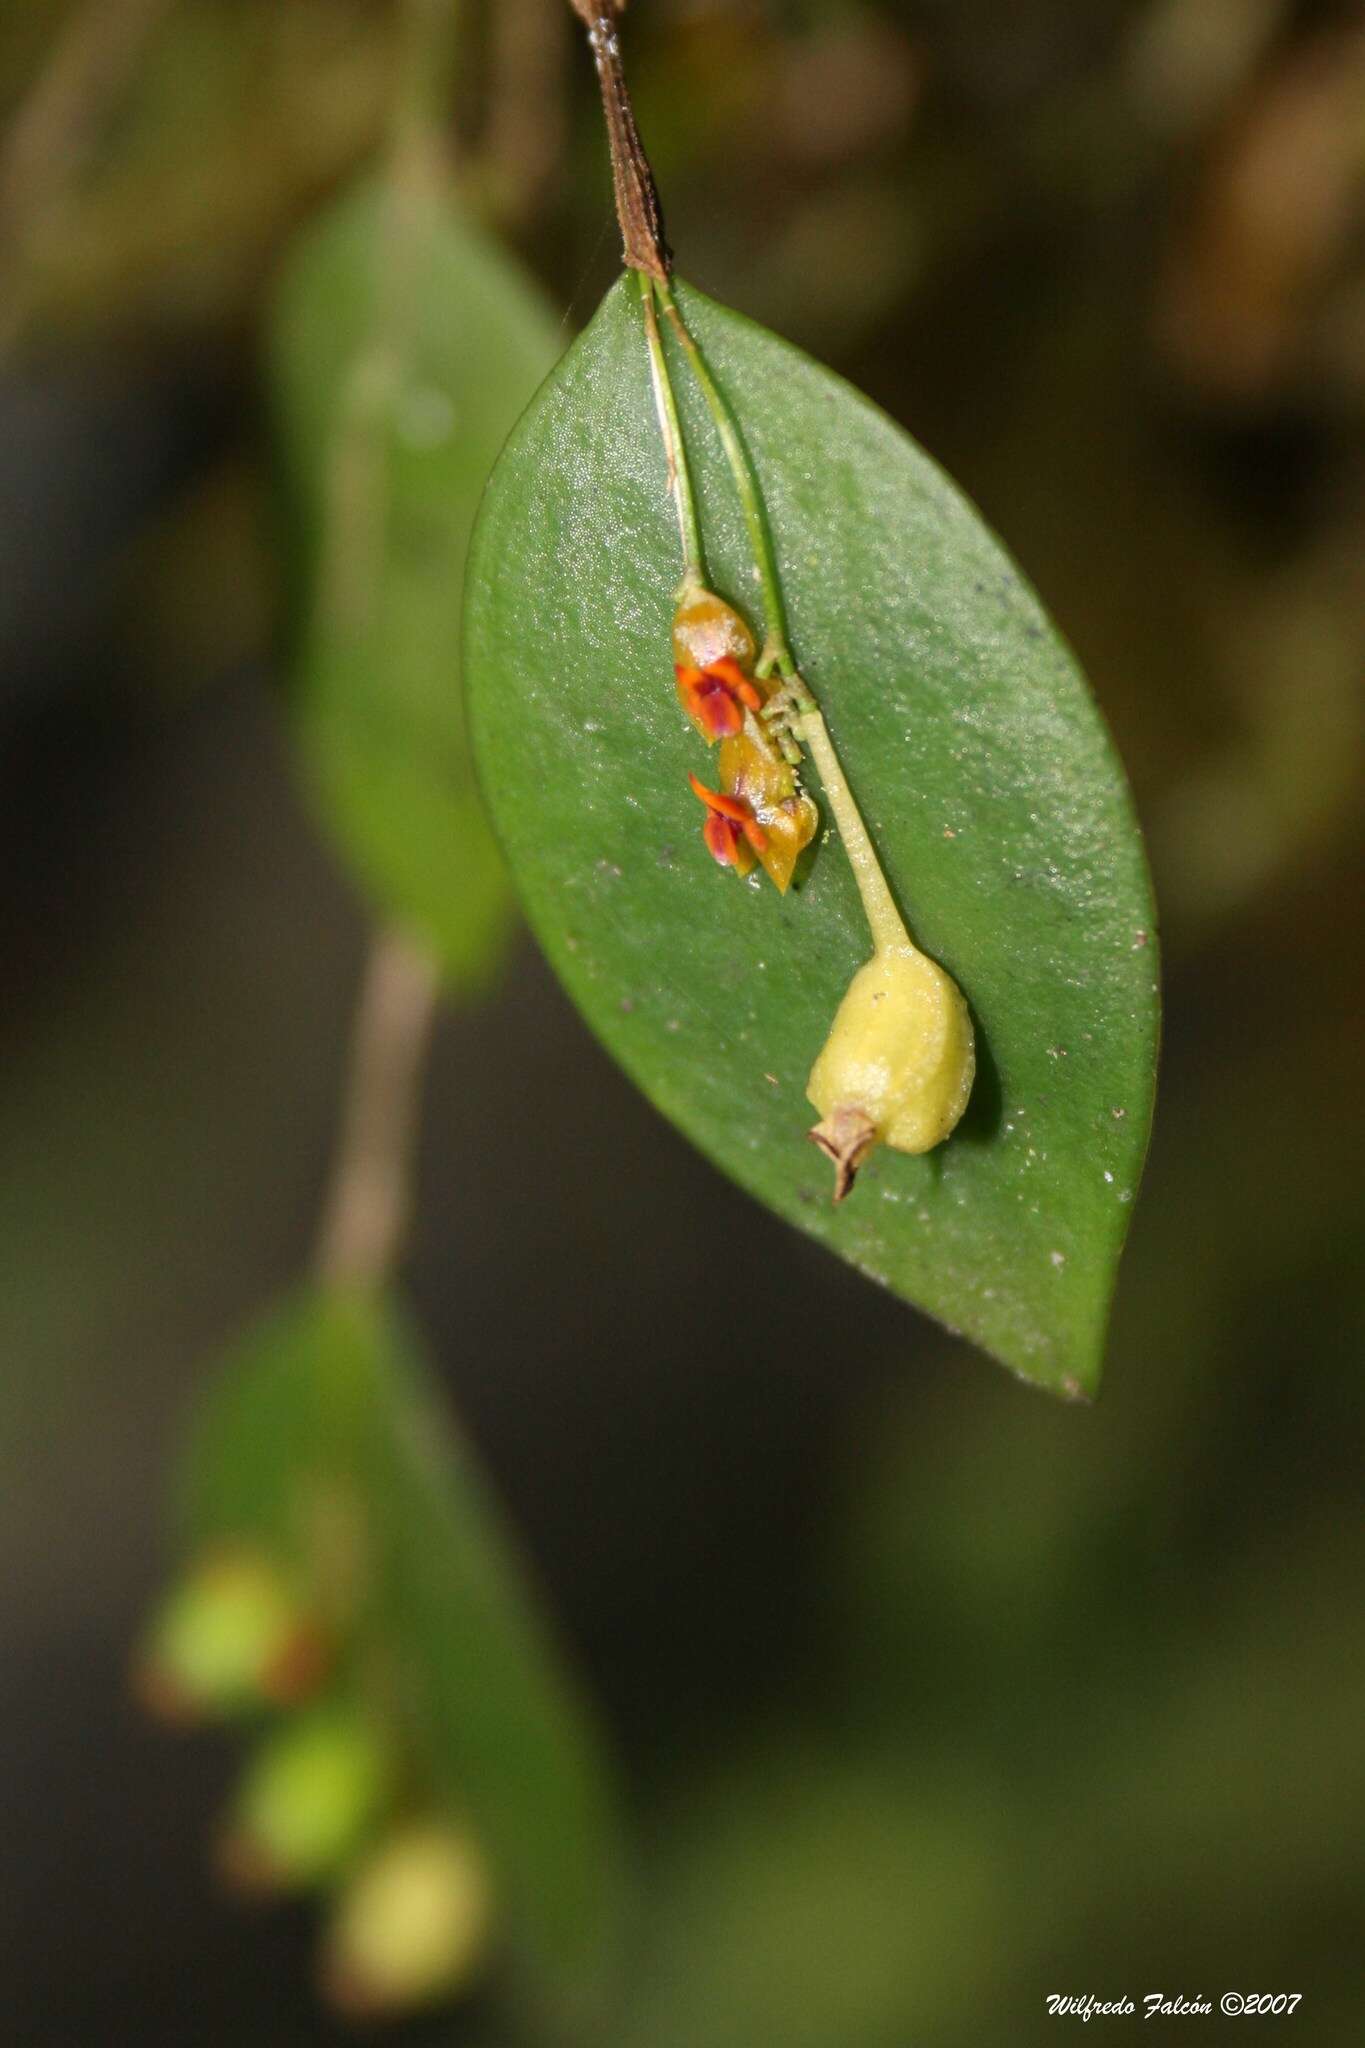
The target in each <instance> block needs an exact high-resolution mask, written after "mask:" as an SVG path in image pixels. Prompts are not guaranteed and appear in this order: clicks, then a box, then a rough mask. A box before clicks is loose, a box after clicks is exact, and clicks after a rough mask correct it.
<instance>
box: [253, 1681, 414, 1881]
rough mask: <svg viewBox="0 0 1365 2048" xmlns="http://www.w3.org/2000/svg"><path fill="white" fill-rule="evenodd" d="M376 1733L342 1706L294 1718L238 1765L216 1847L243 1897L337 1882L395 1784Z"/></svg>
mask: <svg viewBox="0 0 1365 2048" xmlns="http://www.w3.org/2000/svg"><path fill="white" fill-rule="evenodd" d="M394 1775H395V1770H394V1758H393V1753H392V1751H391V1749H390V1747H389V1745H388V1743H387V1742H386V1741H385V1740H384V1737H383V1735H382V1734H381V1732H380V1731H379V1730H378V1729H377V1728H376V1727H375V1726H374V1724H373V1723H372V1722H371V1721H370V1720H368V1719H367V1718H366V1717H365V1716H364V1715H363V1714H361V1713H360V1711H359V1710H358V1709H357V1708H355V1707H353V1706H350V1705H345V1706H342V1705H330V1706H327V1707H319V1708H315V1709H313V1710H312V1711H310V1712H308V1713H306V1714H301V1715H299V1716H297V1717H295V1718H293V1719H291V1720H290V1721H288V1722H286V1723H285V1724H284V1725H283V1726H282V1727H280V1728H279V1729H277V1730H276V1731H275V1732H274V1733H273V1734H271V1735H269V1736H267V1737H266V1738H265V1740H264V1741H263V1742H262V1743H261V1745H260V1747H259V1748H258V1749H257V1751H256V1753H255V1755H254V1756H253V1757H252V1759H251V1761H250V1763H249V1764H248V1766H247V1770H246V1774H245V1776H244V1777H243V1779H242V1782H241V1784H240V1786H239V1787H238V1792H237V1798H236V1801H235V1803H234V1805H233V1808H232V1811H231V1814H230V1815H229V1818H228V1823H227V1827H226V1829H225V1830H224V1833H223V1835H222V1837H221V1840H220V1843H219V1865H220V1868H221V1870H222V1872H223V1875H224V1877H226V1878H227V1880H228V1882H229V1883H231V1884H233V1885H234V1886H236V1887H237V1888H238V1889H239V1890H242V1891H253V1892H256V1891H262V1892H263V1891H294V1890H302V1889H304V1888H305V1887H307V1886H309V1885H315V1884H321V1883H323V1882H325V1881H326V1880H327V1879H328V1878H331V1877H335V1876H337V1875H338V1874H339V1873H340V1872H341V1871H342V1870H343V1869H344V1868H345V1866H346V1864H347V1863H348V1862H350V1860H351V1858H352V1857H353V1856H354V1855H355V1854H356V1852H357V1850H358V1849H359V1848H360V1847H361V1845H362V1843H363V1842H364V1840H365V1837H366V1835H367V1834H368V1833H369V1832H370V1829H371V1828H372V1827H373V1826H374V1825H375V1824H376V1822H377V1821H378V1820H379V1818H380V1816H381V1815H382V1813H383V1810H384V1806H385V1804H386V1802H387V1800H388V1798H389V1795H390V1793H391V1791H392V1787H393V1780H394Z"/></svg>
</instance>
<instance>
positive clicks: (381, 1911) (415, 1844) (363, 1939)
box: [322, 1821, 493, 2019]
mask: <svg viewBox="0 0 1365 2048" xmlns="http://www.w3.org/2000/svg"><path fill="white" fill-rule="evenodd" d="M492 1929H493V1900H492V1892H491V1888H490V1885H489V1879H488V1872H487V1867H486V1865H485V1863H484V1860H483V1857H482V1855H481V1854H480V1852H479V1849H478V1847H477V1845H476V1844H475V1843H474V1842H473V1840H472V1839H471V1838H470V1837H469V1836H468V1835H466V1834H464V1833H461V1832H459V1831H457V1830H456V1829H454V1828H451V1827H448V1826H446V1825H444V1824H442V1823H440V1822H438V1821H427V1822H421V1823H415V1824H413V1825H412V1826H409V1827H405V1828H403V1829H402V1830H401V1831H400V1832H398V1833H397V1834H394V1835H393V1836H391V1837H390V1839H389V1840H388V1841H387V1842H386V1843H385V1844H384V1845H383V1847H382V1848H380V1849H379V1850H377V1851H376V1853H375V1854H374V1855H373V1856H372V1857H371V1858H370V1859H369V1860H368V1861H367V1862H366V1863H365V1864H363V1865H362V1866H361V1868H360V1869H359V1870H358V1871H356V1873H355V1875H354V1876H353V1877H352V1878H351V1880H350V1881H349V1883H348V1884H347V1886H346V1889H345V1890H344V1892H343V1893H342V1895H341V1897H340V1898H339V1899H338V1901H337V1904H336V1909H335V1911H334V1913H333V1916H332V1922H331V1925H330V1927H329V1928H328V1930H327V1935H326V1940H325V1943H324V1947H323V1953H322V1987H323V1991H324V1994H325V1995H326V1997H327V1998H328V2000H329V2001H330V2002H331V2004H332V2005H334V2006H335V2007H336V2008H337V2010H338V2011H340V2012H343V2013H345V2014H346V2015H347V2016H348V2017H349V2018H351V2019H379V2018H384V2017H388V2016H391V2015H394V2016H396V2015H401V2014H403V2013H407V2012H412V2011H415V2010H417V2009H419V2008H421V2007H424V2006H430V2005H436V2004H439V2003H441V2002H443V2001H444V2000H447V1999H450V1998H454V1997H455V1996H457V1995H458V1994H459V1993H461V1992H463V1991H465V1990H467V1989H468V1988H469V1987H470V1986H471V1984H472V1982H473V1980H474V1978H475V1977H476V1976H477V1974H478V1971H479V1969H480V1967H481V1965H482V1964H483V1962H484V1960H485V1958H486V1956H487V1954H488V1947H489V1941H490V1937H491V1934H492Z"/></svg>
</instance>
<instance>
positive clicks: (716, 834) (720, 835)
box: [687, 774, 768, 875]
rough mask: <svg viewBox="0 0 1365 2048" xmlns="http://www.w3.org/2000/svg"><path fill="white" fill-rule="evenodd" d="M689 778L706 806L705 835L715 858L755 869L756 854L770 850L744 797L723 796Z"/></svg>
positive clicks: (744, 871)
mask: <svg viewBox="0 0 1365 2048" xmlns="http://www.w3.org/2000/svg"><path fill="white" fill-rule="evenodd" d="M687 779H688V781H689V782H690V783H691V785H692V789H693V793H694V794H695V795H696V796H698V797H700V799H701V801H702V802H703V803H704V804H705V806H706V823H705V824H704V825H703V826H702V837H703V839H704V840H705V841H706V846H707V851H708V852H709V853H710V855H711V858H712V859H713V860H714V861H717V862H718V863H719V865H720V866H721V867H723V868H734V869H735V870H736V871H737V873H739V874H741V875H747V874H748V873H750V871H751V870H752V868H753V865H754V856H755V855H756V854H759V855H761V854H763V853H765V852H766V851H767V846H768V835H767V833H766V832H765V831H764V830H763V827H762V826H761V825H760V824H759V822H758V820H757V818H755V816H754V814H753V811H752V810H751V808H750V806H749V805H748V804H747V803H746V802H745V801H744V799H743V798H742V797H737V796H723V795H722V794H721V792H720V791H719V790H715V789H708V788H707V787H706V784H705V783H704V782H700V781H698V779H697V777H696V776H695V775H692V774H689V775H688V778H687Z"/></svg>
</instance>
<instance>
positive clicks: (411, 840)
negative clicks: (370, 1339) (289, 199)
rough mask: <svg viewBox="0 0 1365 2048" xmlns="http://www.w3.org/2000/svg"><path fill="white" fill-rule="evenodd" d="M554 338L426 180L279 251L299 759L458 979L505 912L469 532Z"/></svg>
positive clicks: (344, 211) (356, 201) (508, 273)
mask: <svg viewBox="0 0 1365 2048" xmlns="http://www.w3.org/2000/svg"><path fill="white" fill-rule="evenodd" d="M559 346H560V343H559V339H558V337H557V335H556V332H555V328H554V325H553V322H552V321H551V320H550V317H549V315H548V314H547V312H546V310H545V308H544V307H543V305H542V304H541V302H540V300H539V299H538V298H537V297H536V295H535V294H534V292H533V290H532V289H531V287H530V286H529V285H528V284H527V282H526V281H525V280H524V279H523V277H522V276H521V274H520V272H519V271H518V270H517V269H516V267H515V265H514V264H513V263H512V262H511V261H510V259H508V258H507V257H506V256H504V255H503V254H502V252H501V251H500V250H498V249H497V248H496V247H495V246H494V245H493V244H492V243H491V242H489V241H488V240H487V239H486V238H485V237H484V236H483V235H482V234H480V233H479V232H478V231H477V230H476V229H475V228H474V227H473V226H471V224H470V223H469V222H468V221H466V220H465V219H464V218H463V216H462V215H461V213H460V212H459V211H458V209H457V207H456V205H455V203H454V202H453V200H452V199H451V198H450V196H449V195H448V194H447V193H446V192H445V191H444V190H443V189H441V187H440V185H439V183H437V182H435V181H434V180H422V181H419V182H418V184H417V186H416V188H415V189H414V190H411V191H409V190H407V189H406V188H404V189H399V187H398V186H397V185H396V184H395V185H391V186H390V185H384V186H380V185H373V186H371V185H367V186H366V187H365V188H364V189H362V190H360V191H358V192H355V193H352V194H351V195H349V196H348V197H347V198H346V199H345V200H344V201H343V203H342V204H341V205H340V206H338V207H337V208H336V209H335V210H334V211H333V212H332V213H331V214H330V215H329V216H328V217H327V219H326V220H325V221H324V222H323V224H322V225H321V227H320V228H317V229H315V230H311V231H310V233H309V235H308V238H307V240H306V242H305V243H304V245H303V247H302V248H301V250H300V251H299V253H298V254H297V256H296V257H295V258H294V260H293V262H292V265H291V267H290V269H289V271H288V273H287V276H286V278H285V282H284V286H283V289H282V292H281V295H280V300H279V306H278V312H277V316H276V321H275V327H274V334H273V345H272V371H273V386H274V396H275V410H276V415H277V419H278V425H279V438H280V445H281V450H282V454H283V467H284V473H285V482H286V486H287V489H288V492H289V495H290V500H291V507H292V511H293V514H294V518H295V524H296V526H297V528H298V537H299V542H300V563H299V569H300V574H299V577H298V583H297V591H296V596H297V611H298V635H297V638H298V646H297V665H298V671H299V673H298V689H297V712H298V734H299V739H300V743H301V746H302V749H303V753H304V757H305V763H306V766H307V769H308V772H309V780H310V782H311V784H312V786H313V787H314V789H315V790H316V793H317V796H318V799H319V801H320V805H321V809H322V812H323V815H324V817H325V818H326V820H327V822H328V824H329V825H330V827H331V829H332V830H333V832H334V833H335V834H336V837H337V839H338V841H339V843H340V845H341V847H342V850H343V852H344V853H345V854H346V856H347V857H348V859H349V860H350V861H351V862H352V864H353V865H354V867H355V869H356V871H357V874H358V877H359V879H360V880H361V881H362V883H363V884H364V885H365V886H366V887H367V888H368V889H370V890H371V891H372V892H373V894H374V895H375V897H376V898H377V900H378V902H379V904H380V905H381V907H382V908H384V909H385V910H386V911H387V912H388V914H389V915H391V916H394V917H396V918H398V919H399V920H400V921H401V922H403V923H405V924H407V925H408V926H409V927H411V928H413V929H414V930H416V931H417V932H419V933H421V934H422V935H424V936H425V937H426V938H427V939H428V940H429V941H430V943H431V944H432V945H433V946H434V947H435V948H436V950H437V952H438V953H439V955H440V958H441V960H442V963H443V965H444V967H445V969H446V972H447V974H448V976H449V978H450V979H451V980H452V981H453V982H455V983H456V984H457V985H462V984H466V983H475V984H477V983H478V982H479V981H481V980H483V979H484V978H485V977H486V975H487V972H488V969H489V967H490V965H491V963H492V961H493V959H494V958H495V957H496V954H497V951H498V948H499V944H500V941H501V939H502V938H503V936H504V934H505V932H506V930H507V928H508V923H509V918H510V899H509V896H508V891H507V886H506V880H505V877H504V875H503V872H502V867H501V863H500V862H499V860H498V858H497V855H496V852H495V850H494V848H493V843H492V840H491V837H490V836H489V833H488V830H487V827H486V825H485V823H484V820H483V815H482V812H481V810H480V807H479V804H478V801H477V798H476V796H475V794H474V791H473V788H472V786H471V777H470V769H469V760H468V749H467V744H466V739H465V730H464V715H463V707H462V704H461V699H460V689H459V673H458V636H459V622H460V587H461V579H462V576H463V571H464V558H465V549H466V546H467V543H468V537H469V529H470V526H471V524H472V523H473V518H474V512H475V508H476V506H477V504H478V500H479V493H480V492H481V491H482V489H483V485H484V482H485V479H486V478H487V475H488V472H489V469H490V468H491V467H492V464H493V459H494V457H495V456H496V454H497V452H498V450H499V448H500V447H501V446H502V443H503V440H504V439H505V437H506V435H507V432H508V430H509V428H510V427H511V426H512V423H513V421H514V420H515V419H516V417H517V415H518V413H519V412H520V411H521V409H522V407H523V406H524V405H525V404H526V402H527V400H528V399H529V398H530V396H531V394H532V392H533V391H534V390H535V388H536V385H537V384H538V383H539V382H540V379H541V378H542V377H543V376H544V374H545V372H546V371H547V370H548V369H549V368H550V365H551V364H552V363H553V361H554V359H555V356H556V354H557V353H558V349H559Z"/></svg>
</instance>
